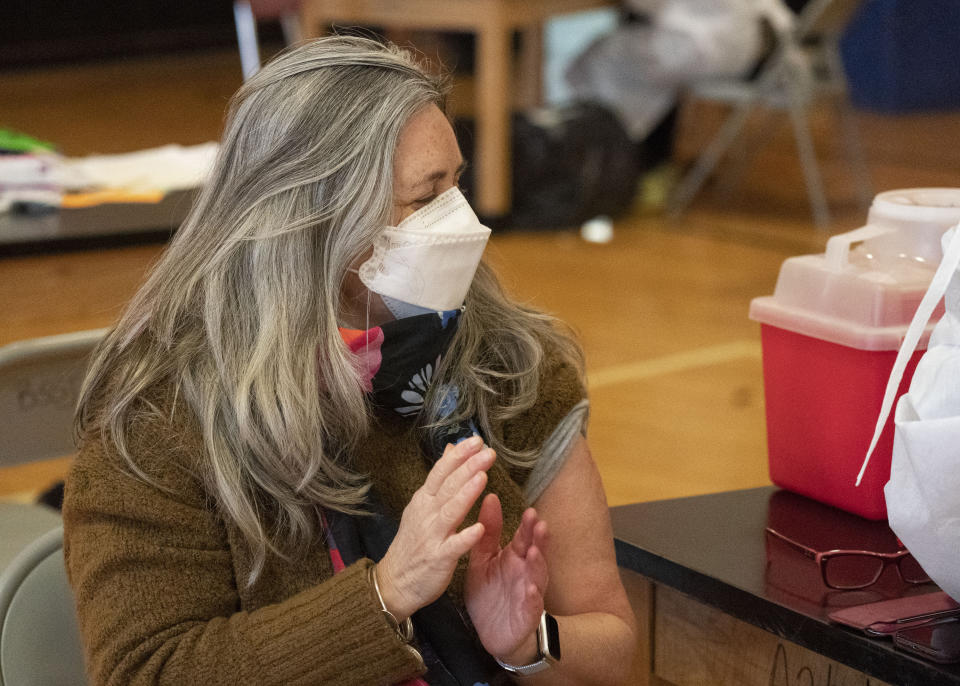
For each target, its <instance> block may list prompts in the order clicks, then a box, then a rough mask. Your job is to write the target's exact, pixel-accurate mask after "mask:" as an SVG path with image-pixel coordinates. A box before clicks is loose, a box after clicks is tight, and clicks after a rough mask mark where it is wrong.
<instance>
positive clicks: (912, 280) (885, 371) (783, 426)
mask: <svg viewBox="0 0 960 686" xmlns="http://www.w3.org/2000/svg"><path fill="white" fill-rule="evenodd" d="M957 222H960V189H952V188H916V189H909V190H901V191H888V192H886V193H881V194H880V195H878V196H877V197H876V198H875V199H874V201H873V204H872V206H871V208H870V213H869V215H868V218H867V225H866V226H864V227H862V228H859V229H856V230H854V231H850V232H848V233H844V234H839V235H836V236H833V237H831V238H830V239H829V240H828V241H827V249H826V252H825V253H822V254H818V255H802V256H799V257H791V258H789V259H788V260H786V261H785V262H784V263H783V266H782V267H781V269H780V275H779V277H778V279H777V285H776V289H775V290H774V294H773V295H772V296H768V297H763V298H755V299H754V300H753V301H752V302H751V303H750V318H751V319H754V320H756V321H758V322H760V332H761V333H760V335H761V342H762V346H763V378H764V394H765V397H766V413H767V449H768V457H769V464H770V479H771V481H773V482H774V483H775V484H776V485H778V486H780V487H782V488H785V489H788V490H790V491H794V492H796V493H800V494H802V495H805V496H808V497H810V498H814V499H815V500H819V501H821V502H824V503H827V504H829V505H834V506H836V507H839V508H841V509H843V510H846V511H848V512H852V513H854V514H858V515H861V516H863V517H867V518H869V519H885V518H886V505H885V503H884V499H883V486H884V484H886V482H887V480H888V479H889V477H890V457H891V453H892V449H893V417H892V413H891V417H890V419H889V420H888V422H887V425H886V427H885V428H884V431H883V434H882V435H881V437H880V442H879V443H878V445H877V448H876V450H875V452H874V455H873V458H872V460H871V466H870V469H868V470H867V472H866V475H865V476H864V479H863V481H862V483H861V485H860V486H859V487H857V486H855V485H854V482H855V481H856V477H857V472H858V471H859V470H860V465H861V463H862V462H863V459H864V457H865V455H866V452H867V448H868V447H869V445H870V440H871V438H872V437H873V430H874V426H875V424H876V421H877V415H878V414H879V412H880V404H881V402H882V400H883V394H884V390H885V388H886V384H887V378H888V377H889V376H890V370H891V369H892V367H893V362H894V360H895V359H896V356H897V350H898V348H899V347H900V343H901V342H902V340H903V337H904V335H905V334H906V331H907V327H908V325H909V324H910V319H911V318H912V317H913V314H914V312H915V311H916V309H917V306H918V305H919V304H920V300H921V298H922V297H923V294H924V292H925V291H926V290H927V286H929V284H930V280H931V278H932V277H933V273H934V272H935V271H936V268H937V265H938V264H939V262H940V257H941V252H940V237H941V235H942V234H943V233H944V232H945V231H946V230H947V229H949V228H950V227H951V226H953V225H955V224H956V223H957ZM942 313H943V309H942V305H941V307H940V309H939V310H938V311H937V312H935V313H934V316H933V317H932V318H931V321H930V323H929V325H928V327H927V331H926V333H925V334H924V337H923V339H921V342H920V345H919V346H918V349H917V351H916V352H915V353H914V356H913V359H911V361H910V364H909V365H908V366H907V371H906V373H905V374H904V376H903V381H902V382H901V386H900V390H899V393H900V394H902V393H904V392H906V390H907V389H908V388H909V386H910V379H911V377H912V376H913V370H914V368H915V367H916V364H917V362H918V361H919V359H920V356H921V355H922V354H923V353H924V352H925V350H926V347H927V339H928V338H929V335H930V331H932V329H933V326H934V324H935V323H936V322H937V321H938V320H939V319H940V316H941V315H942Z"/></svg>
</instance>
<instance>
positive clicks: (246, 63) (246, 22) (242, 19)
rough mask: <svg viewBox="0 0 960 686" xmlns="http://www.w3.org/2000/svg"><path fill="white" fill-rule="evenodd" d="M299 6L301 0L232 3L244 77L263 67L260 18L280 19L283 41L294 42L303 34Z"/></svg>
mask: <svg viewBox="0 0 960 686" xmlns="http://www.w3.org/2000/svg"><path fill="white" fill-rule="evenodd" d="M299 10H300V0H236V2H234V3H233V21H234V23H235V24H236V25H237V44H238V45H239V47H240V66H241V68H242V69H243V80H244V81H246V80H247V79H249V78H250V77H251V76H253V75H254V74H256V73H257V71H259V69H260V42H259V41H258V40H257V20H258V19H260V20H263V19H277V20H279V21H280V28H281V29H282V30H283V39H284V41H286V43H287V45H292V44H293V43H297V42H299V41H300V40H301V37H302V32H301V31H300V15H299Z"/></svg>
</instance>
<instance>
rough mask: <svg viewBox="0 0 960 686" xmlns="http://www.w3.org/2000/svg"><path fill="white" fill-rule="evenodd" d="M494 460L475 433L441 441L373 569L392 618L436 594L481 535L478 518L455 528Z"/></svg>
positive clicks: (404, 614)
mask: <svg viewBox="0 0 960 686" xmlns="http://www.w3.org/2000/svg"><path fill="white" fill-rule="evenodd" d="M494 459H495V454H494V451H493V450H491V449H490V448H484V447H483V439H481V438H480V437H479V436H473V437H472V438H468V439H467V440H465V441H461V442H460V443H458V444H457V445H455V446H454V445H447V447H446V449H445V450H444V451H443V456H442V457H441V458H440V459H439V460H437V463H436V464H435V465H434V466H433V469H431V470H430V474H428V475H427V479H426V481H424V483H423V486H421V487H420V488H419V489H417V491H416V492H415V493H414V494H413V498H411V499H410V503H409V504H408V505H407V507H406V508H405V509H404V510H403V515H401V517H400V527H399V529H398V530H397V535H396V537H395V538H394V539H393V543H391V544H390V548H389V549H388V550H387V553H386V555H384V556H383V559H382V560H381V561H380V562H379V563H378V564H377V570H376V574H377V581H378V583H379V586H380V594H381V596H382V597H383V602H384V604H385V605H386V606H387V609H388V610H389V611H390V612H391V613H392V614H393V615H394V616H395V617H396V618H397V621H400V622H402V621H403V620H404V619H406V618H407V617H409V616H410V615H412V614H413V613H414V612H416V611H417V610H419V609H420V608H421V607H424V606H425V605H428V604H430V603H432V602H433V601H434V600H436V599H437V598H439V597H440V595H441V594H442V593H443V592H444V591H445V590H446V588H447V586H448V585H449V584H450V579H451V578H453V572H454V570H455V569H456V567H457V560H459V559H460V558H461V557H462V556H463V555H465V554H467V553H468V552H469V551H470V549H471V548H473V546H474V545H475V544H476V543H477V542H478V541H479V540H480V539H481V538H482V537H483V532H484V527H483V524H481V523H480V522H477V523H476V524H472V525H471V526H468V527H467V528H465V529H464V530H463V531H459V532H458V531H457V528H458V527H459V526H460V525H461V524H462V523H463V518H464V517H466V516H467V512H469V511H470V508H471V507H473V504H474V503H475V502H476V500H477V498H478V497H479V496H480V494H481V493H482V492H483V489H484V486H486V483H487V473H486V472H487V470H488V469H490V466H491V465H492V464H493V461H494Z"/></svg>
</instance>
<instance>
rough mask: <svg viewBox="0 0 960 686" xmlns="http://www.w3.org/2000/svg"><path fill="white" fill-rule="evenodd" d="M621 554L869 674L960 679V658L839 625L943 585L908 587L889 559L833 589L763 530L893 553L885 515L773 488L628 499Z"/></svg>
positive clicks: (620, 529) (628, 562)
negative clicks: (832, 617)
mask: <svg viewBox="0 0 960 686" xmlns="http://www.w3.org/2000/svg"><path fill="white" fill-rule="evenodd" d="M610 514H611V517H612V519H613V531H614V536H615V538H616V547H617V561H618V563H619V564H620V566H622V567H625V568H627V569H630V570H633V571H635V572H637V573H638V574H642V575H643V576H645V577H647V578H649V579H651V580H653V581H656V582H657V583H660V584H663V585H666V586H669V587H671V588H674V589H676V590H678V591H680V592H682V593H685V594H687V595H689V596H691V597H693V598H695V599H697V600H699V601H700V602H702V603H705V604H706V605H709V606H712V607H715V608H717V609H719V610H722V611H723V612H725V613H727V614H729V615H731V616H733V617H736V618H737V619H740V620H742V621H745V622H748V623H750V624H753V625H754V626H757V627H760V628H761V629H764V630H766V631H769V632H771V633H773V634H776V635H777V636H780V637H781V638H784V639H786V640H788V641H792V642H793V643H796V644H798V645H801V646H804V647H805V648H808V649H810V650H813V651H816V652H817V653H820V654H822V655H824V656H826V657H829V658H831V659H833V660H836V661H838V662H841V663H843V664H846V665H848V666H850V667H853V668H854V669H857V670H860V671H861V672H864V673H866V674H868V675H870V676H873V677H876V678H878V679H882V680H885V681H890V682H894V683H897V684H900V685H901V686H914V685H915V686H921V685H923V686H926V685H928V684H958V685H960V665H957V664H955V665H939V664H936V663H934V662H928V661H925V660H922V659H920V658H915V657H913V656H911V655H909V654H907V653H903V652H900V651H898V650H896V649H894V648H893V645H892V641H891V639H890V638H870V637H868V636H866V635H865V634H863V633H861V632H859V631H855V630H853V629H846V628H844V627H841V626H838V625H835V624H831V623H830V622H829V621H828V620H827V613H828V612H830V611H832V610H834V609H837V608H841V607H846V606H850V605H859V604H863V603H870V602H876V601H880V600H885V599H889V598H894V597H899V596H902V595H908V594H914V593H928V592H931V591H935V590H937V589H936V587H935V586H933V585H932V584H926V585H923V586H907V585H905V584H903V583H902V582H901V581H900V579H899V577H898V576H897V572H896V569H895V568H894V567H892V566H891V567H888V568H887V569H886V570H885V572H884V574H883V576H882V577H881V578H880V581H879V582H878V583H877V584H875V585H874V586H872V587H871V588H870V589H868V590H866V591H834V590H831V589H828V588H826V587H825V586H824V585H823V584H822V582H821V580H820V575H819V571H818V568H817V566H816V564H815V563H814V562H813V561H812V560H809V559H807V558H805V557H803V555H801V554H799V553H797V552H796V551H795V550H793V549H791V548H789V547H787V546H784V545H782V544H781V543H780V542H779V541H778V540H777V539H776V538H775V537H773V536H770V535H769V534H767V533H766V532H765V528H766V527H767V526H771V527H772V528H775V529H777V530H778V531H781V533H784V534H786V535H788V536H790V537H791V538H794V539H795V540H799V541H800V542H801V543H803V544H804V545H806V546H809V547H811V548H814V549H816V550H822V551H823V550H830V549H835V548H846V549H851V548H853V549H858V550H876V551H877V552H893V551H895V550H897V541H896V537H895V536H894V534H893V532H891V531H890V529H889V527H888V526H887V525H886V522H870V521H867V520H865V519H861V518H860V517H856V516H854V515H850V514H847V513H845V512H841V511H840V510H836V509H834V508H831V507H828V506H826V505H821V504H820V503H817V502H814V501H812V500H809V499H807V498H804V497H802V496H798V495H795V494H793V493H788V492H786V491H781V490H778V489H776V488H773V487H766V488H754V489H748V490H742V491H730V492H726V493H715V494H710V495H703V496H694V497H691V498H677V499H672V500H660V501H655V502H648V503H638V504H635V505H622V506H619V507H613V508H611V510H610Z"/></svg>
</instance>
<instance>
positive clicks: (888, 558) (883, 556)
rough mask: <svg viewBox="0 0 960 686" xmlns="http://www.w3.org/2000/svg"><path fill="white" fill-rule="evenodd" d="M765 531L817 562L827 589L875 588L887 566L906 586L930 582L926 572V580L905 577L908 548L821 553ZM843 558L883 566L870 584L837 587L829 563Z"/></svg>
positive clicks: (790, 539)
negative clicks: (871, 560)
mask: <svg viewBox="0 0 960 686" xmlns="http://www.w3.org/2000/svg"><path fill="white" fill-rule="evenodd" d="M765 531H766V532H767V533H768V534H773V535H774V536H775V537H776V538H778V539H779V540H781V541H783V542H784V543H786V544H788V545H789V546H790V547H791V548H793V549H795V550H797V551H798V552H800V553H802V554H803V555H804V556H805V557H808V558H810V559H811V560H813V561H815V562H816V563H817V567H818V568H819V569H820V577H821V578H822V579H823V585H824V586H826V587H827V588H832V589H835V590H837V591H858V590H860V589H864V588H869V587H870V586H873V585H874V584H875V583H877V581H878V580H879V579H880V577H881V576H883V573H884V572H885V571H886V569H887V565H891V564H892V565H894V566H895V567H896V568H897V574H898V575H900V580H901V581H903V582H904V583H905V584H914V585H917V584H925V583H928V582H929V581H930V577H929V576H927V573H926V572H924V578H923V579H922V580H911V579H907V578H906V577H905V576H904V575H903V570H902V569H901V568H900V565H901V563H902V562H903V560H904V559H905V558H906V557H907V556H910V557H911V558H913V555H911V554H910V551H909V550H907V549H906V548H904V549H903V550H898V551H897V552H895V553H878V552H876V551H873V550H843V549H835V550H826V551H823V552H821V551H818V550H814V549H813V548H810V547H809V546H805V545H804V544H803V543H800V542H799V541H795V540H794V539H792V538H790V537H789V536H786V535H784V534H782V533H780V532H779V531H777V530H776V529H773V528H771V527H769V526H768V527H766V528H765ZM843 556H848V557H873V558H878V559H880V560H881V561H882V562H883V564H882V565H881V566H880V568H879V569H878V571H877V573H876V575H875V576H874V577H873V580H872V581H870V582H869V583H866V584H858V585H856V586H837V585H836V584H832V583H830V582H829V581H827V561H828V560H830V559H831V558H834V557H843ZM914 562H916V558H914ZM916 564H917V567H919V568H920V569H921V570H922V569H923V567H920V563H919V562H916Z"/></svg>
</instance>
